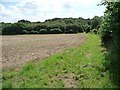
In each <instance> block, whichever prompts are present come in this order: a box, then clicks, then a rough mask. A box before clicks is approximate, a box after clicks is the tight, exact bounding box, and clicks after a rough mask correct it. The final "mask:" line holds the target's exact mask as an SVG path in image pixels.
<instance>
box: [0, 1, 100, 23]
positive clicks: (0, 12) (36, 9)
mask: <svg viewBox="0 0 120 90" xmlns="http://www.w3.org/2000/svg"><path fill="white" fill-rule="evenodd" d="M2 2H5V3H7V5H8V6H7V7H5V5H4V4H2V3H1V4H0V18H2V19H1V20H0V21H5V22H14V21H18V20H20V19H27V20H30V21H44V20H45V19H49V18H54V17H81V16H82V17H85V16H86V15H85V14H87V12H88V11H87V9H86V8H88V9H90V8H91V10H92V9H93V11H95V10H94V8H93V6H95V5H96V4H98V3H99V0H87V1H86V0H2ZM10 2H14V3H17V4H14V5H11V4H10ZM85 10H86V11H85ZM81 12H82V13H81ZM91 12H92V11H91ZM94 13H95V12H94ZM88 14H89V13H88ZM98 15H99V13H98ZM87 16H88V17H89V15H87ZM87 16H86V17H87ZM91 16H92V14H91V15H90V17H91Z"/></svg>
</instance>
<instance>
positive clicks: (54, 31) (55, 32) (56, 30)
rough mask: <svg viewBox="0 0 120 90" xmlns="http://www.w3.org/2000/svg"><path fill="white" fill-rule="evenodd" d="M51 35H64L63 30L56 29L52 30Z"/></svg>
mask: <svg viewBox="0 0 120 90" xmlns="http://www.w3.org/2000/svg"><path fill="white" fill-rule="evenodd" d="M50 33H53V34H58V33H62V30H61V29H59V28H54V29H50Z"/></svg>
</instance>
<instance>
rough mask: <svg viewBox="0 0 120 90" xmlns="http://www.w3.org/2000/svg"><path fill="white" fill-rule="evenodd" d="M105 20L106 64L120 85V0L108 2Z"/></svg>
mask: <svg viewBox="0 0 120 90" xmlns="http://www.w3.org/2000/svg"><path fill="white" fill-rule="evenodd" d="M102 4H104V5H106V11H105V17H104V22H103V25H102V27H101V28H102V33H101V34H102V39H103V42H104V45H105V47H106V49H107V51H108V53H107V54H106V58H107V60H106V62H105V66H106V67H107V68H108V70H109V72H110V75H111V76H110V77H111V81H112V82H113V83H114V84H115V85H117V86H118V87H120V69H119V68H120V61H119V60H120V55H119V54H120V47H119V46H120V2H107V1H104V2H103V3H102Z"/></svg>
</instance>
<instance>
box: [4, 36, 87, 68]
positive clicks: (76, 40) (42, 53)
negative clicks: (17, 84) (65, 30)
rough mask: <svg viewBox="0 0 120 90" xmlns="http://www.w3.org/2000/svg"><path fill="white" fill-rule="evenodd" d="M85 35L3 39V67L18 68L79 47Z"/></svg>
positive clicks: (6, 37) (5, 37) (9, 37)
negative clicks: (70, 48) (29, 62)
mask: <svg viewBox="0 0 120 90" xmlns="http://www.w3.org/2000/svg"><path fill="white" fill-rule="evenodd" d="M85 37H86V36H85V34H49V35H48V34H46V35H11V36H3V37H2V66H3V67H16V66H17V67H18V66H20V65H23V64H24V63H26V62H28V61H32V60H42V59H43V58H46V57H48V56H50V55H52V54H53V53H56V52H58V51H61V50H66V49H67V48H69V47H75V46H79V45H80V44H81V43H83V42H84V41H85Z"/></svg>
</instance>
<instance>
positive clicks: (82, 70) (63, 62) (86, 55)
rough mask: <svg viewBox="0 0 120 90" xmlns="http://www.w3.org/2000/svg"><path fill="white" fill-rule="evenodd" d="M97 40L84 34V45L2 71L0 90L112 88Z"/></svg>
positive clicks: (99, 41) (98, 40) (94, 36)
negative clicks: (8, 89) (14, 68)
mask: <svg viewBox="0 0 120 90" xmlns="http://www.w3.org/2000/svg"><path fill="white" fill-rule="evenodd" d="M103 49H104V48H102V47H101V39H100V37H99V36H97V35H94V34H87V40H86V41H85V43H83V44H82V45H80V46H79V47H76V48H70V49H67V50H66V51H63V52H60V53H57V54H54V55H52V56H50V57H49V58H47V59H45V60H42V61H38V62H30V63H28V64H26V65H25V66H24V67H23V68H22V69H21V70H19V71H16V70H12V69H11V70H8V69H5V70H3V88H7V87H8V88H64V87H78V88H113V87H115V86H114V85H113V84H112V83H111V81H110V77H109V72H108V71H107V70H106V68H105V67H104V66H103V63H104V61H105V55H104V52H102V51H103Z"/></svg>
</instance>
